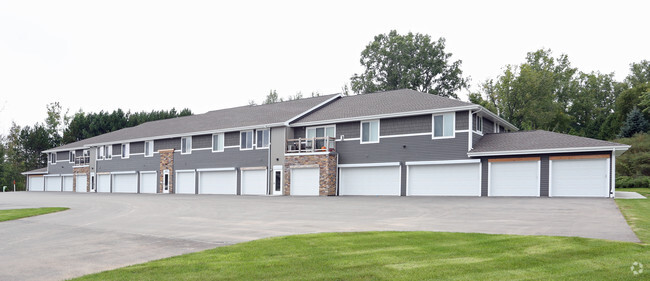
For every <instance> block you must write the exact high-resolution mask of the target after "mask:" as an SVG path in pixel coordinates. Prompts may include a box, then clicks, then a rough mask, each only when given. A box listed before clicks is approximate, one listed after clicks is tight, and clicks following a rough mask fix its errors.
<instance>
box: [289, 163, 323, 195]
mask: <svg viewBox="0 0 650 281" xmlns="http://www.w3.org/2000/svg"><path fill="white" fill-rule="evenodd" d="M290 183H291V187H290V188H289V190H290V192H291V195H311V196H318V195H319V187H320V168H319V167H315V168H292V169H291V181H290Z"/></svg>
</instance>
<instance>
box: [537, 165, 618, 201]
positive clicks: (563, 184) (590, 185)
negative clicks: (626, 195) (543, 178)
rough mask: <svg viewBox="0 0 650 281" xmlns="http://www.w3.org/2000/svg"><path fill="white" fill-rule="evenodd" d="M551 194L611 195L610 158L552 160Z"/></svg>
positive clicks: (579, 195)
mask: <svg viewBox="0 0 650 281" xmlns="http://www.w3.org/2000/svg"><path fill="white" fill-rule="evenodd" d="M550 189H551V196H578V197H609V159H576V160H553V161H551V186H550Z"/></svg>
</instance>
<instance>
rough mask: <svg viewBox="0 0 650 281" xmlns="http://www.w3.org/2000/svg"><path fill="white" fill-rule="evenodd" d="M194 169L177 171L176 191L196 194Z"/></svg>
mask: <svg viewBox="0 0 650 281" xmlns="http://www.w3.org/2000/svg"><path fill="white" fill-rule="evenodd" d="M195 182H196V181H195V180H194V171H182V172H177V173H176V187H175V188H176V193H177V194H196V185H195Z"/></svg>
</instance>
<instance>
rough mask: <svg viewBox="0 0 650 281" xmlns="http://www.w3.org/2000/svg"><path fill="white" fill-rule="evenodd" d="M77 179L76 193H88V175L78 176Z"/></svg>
mask: <svg viewBox="0 0 650 281" xmlns="http://www.w3.org/2000/svg"><path fill="white" fill-rule="evenodd" d="M76 177H77V179H76V183H75V184H76V186H75V191H77V192H88V177H87V176H86V175H77V176H76Z"/></svg>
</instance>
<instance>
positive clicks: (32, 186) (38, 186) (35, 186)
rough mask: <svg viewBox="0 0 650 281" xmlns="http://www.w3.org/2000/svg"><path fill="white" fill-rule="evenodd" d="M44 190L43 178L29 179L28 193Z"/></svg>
mask: <svg viewBox="0 0 650 281" xmlns="http://www.w3.org/2000/svg"><path fill="white" fill-rule="evenodd" d="M43 190H45V178H44V177H29V191H43Z"/></svg>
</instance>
